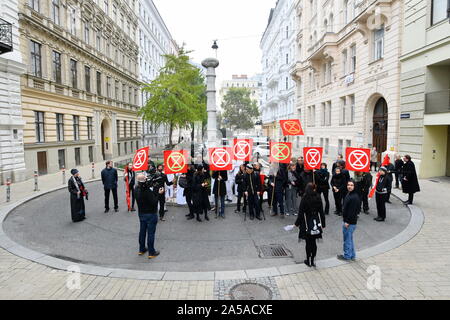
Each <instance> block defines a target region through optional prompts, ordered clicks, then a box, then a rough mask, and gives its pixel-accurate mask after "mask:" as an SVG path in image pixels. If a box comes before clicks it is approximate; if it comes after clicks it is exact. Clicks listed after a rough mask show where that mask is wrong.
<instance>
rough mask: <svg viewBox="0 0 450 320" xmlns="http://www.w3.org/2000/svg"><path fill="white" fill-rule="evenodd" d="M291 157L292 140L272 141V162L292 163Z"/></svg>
mask: <svg viewBox="0 0 450 320" xmlns="http://www.w3.org/2000/svg"><path fill="white" fill-rule="evenodd" d="M291 158H292V143H291V142H270V162H278V163H290V162H291Z"/></svg>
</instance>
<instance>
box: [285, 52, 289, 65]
mask: <svg viewBox="0 0 450 320" xmlns="http://www.w3.org/2000/svg"><path fill="white" fill-rule="evenodd" d="M286 64H289V53H286Z"/></svg>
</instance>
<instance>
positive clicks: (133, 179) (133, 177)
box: [124, 171, 136, 189]
mask: <svg viewBox="0 0 450 320" xmlns="http://www.w3.org/2000/svg"><path fill="white" fill-rule="evenodd" d="M127 175H128V185H129V186H130V188H131V189H132V188H134V185H135V184H136V172H134V171H129V172H128V173H126V172H125V173H124V180H125V179H126V176H127ZM125 181H126V180H125Z"/></svg>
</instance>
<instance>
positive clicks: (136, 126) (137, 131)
mask: <svg viewBox="0 0 450 320" xmlns="http://www.w3.org/2000/svg"><path fill="white" fill-rule="evenodd" d="M134 125H135V128H136V131H135V132H136V134H135V135H134V136H135V137H137V136H139V129H138V123H137V121H136V122H135V123H134ZM136 145H137V143H136Z"/></svg>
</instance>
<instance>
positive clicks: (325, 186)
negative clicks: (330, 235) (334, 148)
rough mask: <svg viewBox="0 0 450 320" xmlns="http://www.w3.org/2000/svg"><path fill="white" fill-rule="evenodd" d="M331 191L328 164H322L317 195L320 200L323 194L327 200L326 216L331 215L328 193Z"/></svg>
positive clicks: (318, 173) (318, 174)
mask: <svg viewBox="0 0 450 320" xmlns="http://www.w3.org/2000/svg"><path fill="white" fill-rule="evenodd" d="M329 191H330V173H329V172H328V168H327V164H326V163H322V165H321V166H320V170H319V171H317V193H318V194H319V198H320V197H321V195H322V194H323V198H324V199H325V215H328V214H329V213H330V200H329V198H328V193H329Z"/></svg>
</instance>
